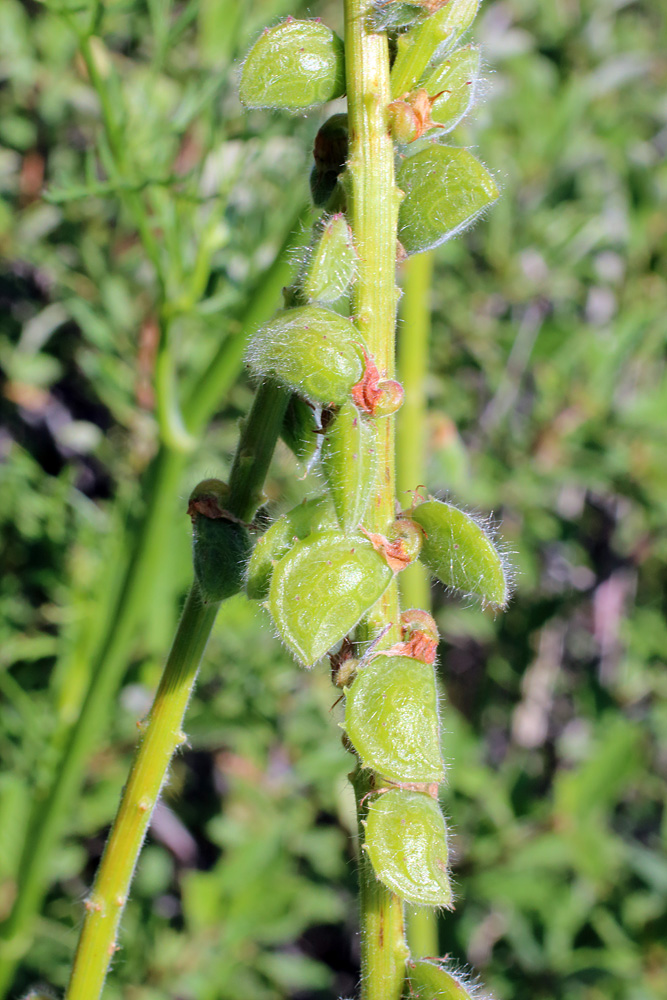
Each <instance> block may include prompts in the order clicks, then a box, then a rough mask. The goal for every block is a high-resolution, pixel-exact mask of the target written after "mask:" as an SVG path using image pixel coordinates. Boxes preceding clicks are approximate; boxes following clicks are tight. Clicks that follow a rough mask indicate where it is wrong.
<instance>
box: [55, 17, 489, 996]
mask: <svg viewBox="0 0 667 1000" xmlns="http://www.w3.org/2000/svg"><path fill="white" fill-rule="evenodd" d="M477 6H478V0H413V2H385V0H376V2H371V0H344V23H345V31H344V38H343V39H341V38H339V37H338V36H337V35H336V34H335V33H334V32H333V31H332V30H331V29H330V28H329V27H327V26H326V25H325V24H323V23H321V22H320V21H314V20H310V21H301V20H295V19H293V18H287V19H286V20H284V21H281V22H280V23H278V24H276V25H275V26H273V27H270V28H268V29H266V30H265V32H264V33H263V34H262V35H261V36H260V38H259V39H258V40H257V41H256V43H255V44H254V46H253V47H252V49H251V50H250V52H249V54H248V56H247V58H246V61H245V63H244V65H243V68H242V72H241V81H240V96H241V100H242V102H243V103H244V104H245V105H246V106H247V107H248V108H273V109H281V110H283V111H286V112H291V113H296V112H303V111H307V110H311V109H313V108H316V107H318V106H320V105H323V104H325V103H327V102H329V101H331V100H334V99H337V98H341V97H343V96H345V97H346V98H347V113H345V114H342V113H338V114H335V115H333V116H332V117H330V118H329V120H328V121H326V122H325V123H324V124H323V125H322V127H321V128H320V130H319V132H318V134H317V137H316V140H315V145H314V165H313V168H312V174H311V177H310V187H311V192H312V197H313V202H314V205H315V207H316V209H319V210H321V213H320V215H319V217H318V218H317V220H316V222H315V224H314V226H313V231H312V238H311V242H310V246H309V248H308V251H307V253H306V257H305V259H304V260H303V261H302V263H301V266H300V267H299V269H298V271H297V274H296V277H295V279H294V282H293V284H292V285H291V286H289V287H288V288H286V289H285V291H284V299H285V303H284V308H283V309H282V310H281V311H280V312H279V313H278V314H277V315H275V316H274V318H273V319H272V320H270V321H269V322H268V323H266V324H265V325H263V326H262V327H261V328H260V329H258V330H257V331H256V332H255V333H254V335H253V337H252V339H251V341H250V345H249V348H248V352H247V365H248V368H249V370H250V372H251V374H252V375H253V376H254V378H255V379H256V381H257V383H258V390H257V395H256V399H255V403H254V405H253V408H252V410H251V412H250V414H249V416H248V417H247V419H246V421H245V423H244V426H243V428H242V431H241V436H240V441H239V445H238V449H237V453H236V458H235V461H234V464H233V467H232V472H231V475H230V481H229V483H228V484H225V483H222V482H220V481H219V480H205V481H204V482H202V483H200V484H199V485H198V486H197V487H196V488H195V489H194V491H193V492H192V495H191V497H190V502H189V507H188V513H189V515H190V516H191V518H192V522H193V535H194V583H193V586H192V589H191V592H190V594H189V596H188V598H187V601H186V604H185V608H184V611H183V616H182V618H181V621H180V624H179V627H178V631H177V634H176V637H175V639H174V643H173V646H172V650H171V652H170V654H169V658H168V660H167V665H166V668H165V672H164V675H163V679H162V682H161V684H160V687H159V689H158V692H157V695H156V698H155V702H154V704H153V707H152V709H151V712H150V714H149V716H148V719H147V720H146V723H145V726H144V731H143V735H142V740H141V744H140V746H139V748H138V751H137V754H136V758H135V761H134V764H133V767H132V771H131V774H130V777H129V780H128V783H127V785H126V787H125V790H124V793H123V798H122V801H121V805H120V809H119V812H118V815H117V818H116V821H115V823H114V826H113V829H112V831H111V834H110V837H109V841H108V843H107V847H106V850H105V854H104V857H103V859H102V862H101V865H100V869H99V872H98V875H97V878H96V881H95V884H94V887H93V890H92V892H91V894H90V896H89V898H88V900H87V902H86V911H87V912H86V917H85V921H84V926H83V930H82V934H81V939H80V942H79V947H78V950H77V954H76V958H75V963H74V967H73V971H72V976H71V980H70V984H69V988H68V992H67V997H68V1000H94V998H95V997H98V996H99V995H100V993H101V991H102V988H103V984H104V978H105V975H106V972H107V969H108V965H109V962H110V961H111V958H112V956H113V953H114V949H115V947H116V936H117V933H118V929H119V924H120V919H121V914H122V911H123V906H124V904H125V900H126V899H127V895H128V891H129V887H130V882H131V877H132V873H133V870H134V866H135V863H136V859H137V856H138V853H139V851H140V849H141V844H142V842H143V838H144V836H145V833H146V830H147V827H148V824H149V822H150V816H151V812H152V809H153V807H154V806H155V803H156V801H157V799H158V797H159V794H160V789H161V786H162V783H163V781H164V778H165V774H166V772H167V769H168V766H169V761H170V759H171V756H172V754H173V752H174V751H175V749H176V748H177V747H178V746H179V744H180V743H182V742H183V740H184V736H183V734H182V731H181V727H182V721H183V715H184V712H185V708H186V706H187V702H188V698H189V695H190V692H191V690H192V686H193V684H194V682H195V679H196V674H197V670H198V666H199V661H200V658H201V655H202V653H203V650H204V647H205V644H206V641H207V638H208V635H209V633H210V630H211V627H212V625H213V622H214V619H215V616H216V612H217V609H218V607H219V604H220V602H221V601H223V600H225V599H226V598H228V597H229V596H231V595H233V594H235V593H238V592H239V591H240V590H242V589H244V588H245V590H246V592H247V595H248V597H249V598H250V599H253V600H257V601H261V602H263V603H264V606H265V608H266V609H267V611H268V613H269V615H270V616H271V619H272V621H273V624H274V626H275V629H276V631H277V633H278V635H279V637H280V640H281V641H282V642H283V643H284V645H285V646H286V647H287V649H288V650H289V651H290V653H291V654H292V655H293V657H294V658H295V660H296V661H298V663H300V664H301V665H302V666H303V667H314V666H315V665H317V664H318V663H321V661H325V662H327V657H328V658H329V661H330V664H331V669H332V676H333V680H334V683H335V685H337V687H338V688H339V689H342V691H343V695H344V700H345V708H344V741H345V745H346V746H347V748H348V749H349V751H350V753H351V754H352V755H353V756H354V758H355V764H354V769H353V773H352V775H351V780H352V783H353V786H354V791H355V795H356V800H357V809H358V818H359V886H360V926H361V961H362V972H361V985H360V996H361V998H362V1000H400V998H401V997H406V998H407V997H419V998H422V1000H436V998H446V1000H465V998H466V997H469V996H470V992H469V988H468V987H467V986H466V985H465V983H464V982H463V980H462V979H461V978H460V977H459V976H458V975H457V974H456V973H455V972H453V971H452V970H451V969H450V968H448V967H447V965H446V964H445V963H444V962H440V961H437V960H435V959H432V960H424V959H423V958H419V959H412V958H411V956H410V953H409V950H408V946H407V943H406V936H405V927H404V925H405V920H404V910H405V904H406V903H410V904H413V905H416V906H423V907H437V908H449V907H451V906H452V888H451V884H450V877H449V870H448V860H447V827H446V823H445V819H444V817H443V814H442V812H441V808H440V805H439V803H438V789H439V786H440V785H441V783H442V782H443V780H444V777H445V766H444V761H443V755H442V749H441V733H440V721H439V715H438V697H437V688H436V676H435V667H434V661H435V656H436V648H437V645H438V632H437V627H436V625H435V622H434V620H433V619H432V617H431V616H430V614H429V613H428V612H427V611H426V610H424V609H419V608H409V607H408V608H402V607H401V606H400V601H399V589H398V583H397V578H398V576H399V574H400V573H401V572H402V571H403V570H404V569H405V568H406V567H408V566H410V565H411V564H412V563H414V562H415V561H416V560H420V561H421V562H422V563H423V564H424V565H425V566H426V567H427V569H428V570H429V572H430V573H431V574H432V575H433V576H434V577H436V578H437V579H438V580H440V581H441V582H442V584H444V586H445V587H447V588H449V589H451V590H453V591H458V592H461V593H463V594H466V595H474V596H476V597H477V598H479V599H480V600H481V601H482V602H483V603H484V604H485V605H490V606H492V607H494V608H498V609H501V608H503V607H504V606H505V605H506V603H507V600H508V596H509V583H508V572H507V567H506V565H505V559H504V557H503V555H502V554H501V552H500V551H499V550H498V548H497V547H496V545H495V543H494V537H493V532H492V531H491V530H490V529H489V528H488V526H487V525H486V524H485V523H484V522H482V521H479V520H477V519H476V518H474V517H472V516H471V515H470V514H468V513H466V512H464V511H463V510H461V509H459V508H457V507H456V506H454V505H453V504H451V503H449V502H444V501H441V500H439V499H435V498H432V497H428V496H422V495H421V494H420V493H419V492H418V487H420V484H418V483H414V484H413V488H414V490H415V499H414V502H413V503H412V505H411V506H410V507H409V508H408V509H405V510H400V509H399V508H398V507H397V495H396V485H395V448H394V430H395V428H394V423H395V415H396V413H397V411H398V410H399V408H400V406H401V402H402V397H403V389H402V386H401V384H400V383H399V382H398V381H397V380H396V371H395V368H396V365H395V329H396V309H397V303H398V298H399V293H398V290H397V287H396V268H397V262H398V261H400V260H402V259H404V258H406V257H408V256H410V255H413V254H419V253H422V252H425V251H429V250H431V249H433V248H435V247H437V246H438V245H439V244H441V243H442V242H444V241H445V240H447V239H449V238H450V237H452V236H453V235H455V234H456V233H458V232H459V231H461V230H462V229H463V228H465V227H466V226H468V225H470V224H471V223H472V221H473V220H474V219H475V218H476V217H477V216H479V215H480V214H481V213H482V212H483V211H484V210H485V209H487V208H488V207H489V206H490V205H491V204H492V203H493V201H494V200H495V199H496V197H497V196H498V191H497V188H496V184H495V182H494V180H493V178H492V176H491V174H490V173H489V172H488V171H487V169H486V168H485V167H484V166H483V165H482V164H481V163H480V162H479V161H478V160H477V159H476V158H475V156H473V155H472V153H470V152H469V151H468V150H466V149H462V148H458V147H455V146H452V145H449V144H448V143H447V136H448V134H449V133H450V132H451V130H452V129H453V128H454V126H455V125H456V124H457V123H458V122H459V121H460V119H461V118H462V117H463V116H464V115H465V114H466V113H467V112H468V110H469V109H470V107H471V105H472V103H473V101H474V94H475V84H476V80H477V76H478V73H479V65H480V57H479V50H478V49H477V48H476V47H474V46H472V45H461V39H462V36H463V35H464V34H465V33H466V32H467V30H468V29H469V27H470V25H471V23H472V21H473V18H474V16H475V13H476V10H477ZM406 342H407V343H408V345H409V331H408V339H407V341H406ZM279 435H281V436H282V437H283V439H284V441H285V442H286V443H287V445H288V446H289V447H290V448H291V449H292V451H293V452H294V454H295V456H296V457H297V459H298V460H299V462H301V463H302V464H303V466H304V468H305V469H306V470H310V469H311V468H313V467H315V466H316V467H317V468H318V469H319V472H320V473H321V478H320V479H318V480H317V481H318V483H321V481H322V479H323V480H324V483H325V487H324V488H323V489H322V488H320V490H319V491H315V493H316V495H313V496H312V497H309V498H308V499H307V500H306V501H304V502H303V503H301V504H299V505H298V506H297V507H296V508H295V509H293V510H291V511H289V512H288V513H286V514H284V515H283V516H282V517H280V518H278V519H277V520H276V521H275V522H274V523H273V524H272V525H271V526H270V527H269V528H268V530H266V531H265V532H264V534H262V535H261V536H260V537H257V535H258V532H257V529H256V525H255V524H254V518H255V514H256V512H257V509H258V508H259V506H260V505H261V503H262V499H263V494H262V486H263V482H264V478H265V475H266V472H267V469H268V465H269V463H270V460H271V456H272V453H273V450H274V447H275V444H276V440H277V438H278V436H279ZM331 738H334V736H333V733H332V736H331Z"/></svg>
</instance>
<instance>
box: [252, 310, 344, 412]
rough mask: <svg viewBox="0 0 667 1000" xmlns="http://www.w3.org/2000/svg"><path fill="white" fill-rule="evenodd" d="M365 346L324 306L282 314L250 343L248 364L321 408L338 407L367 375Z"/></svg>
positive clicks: (256, 373)
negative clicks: (364, 371) (362, 377)
mask: <svg viewBox="0 0 667 1000" xmlns="http://www.w3.org/2000/svg"><path fill="white" fill-rule="evenodd" d="M363 358H364V345H363V339H362V337H361V334H360V333H359V331H358V330H357V328H356V327H355V326H354V324H353V323H352V321H351V320H349V319H345V317H343V316H340V315H339V314H338V313H335V312H333V311H332V310H331V309H324V308H323V307H322V306H301V307H299V308H298V309H284V310H282V311H281V312H279V313H276V315H275V316H274V317H273V319H271V320H270V321H269V322H268V323H265V324H264V326H262V327H260V328H259V330H258V331H257V332H256V333H255V334H254V336H253V337H252V338H251V340H250V343H249V345H248V350H247V353H246V363H247V365H248V367H249V369H250V371H251V372H252V373H253V374H254V375H259V376H263V377H266V376H268V377H269V378H273V379H275V380H276V382H279V383H280V384H281V385H283V386H285V388H286V389H290V390H291V391H292V392H295V393H297V394H298V395H299V396H303V398H304V399H309V400H310V401H311V402H312V403H317V404H319V405H321V406H327V405H331V404H333V405H335V406H340V405H341V403H344V402H345V401H346V399H347V398H348V396H349V394H350V390H351V389H352V386H353V385H354V384H355V383H356V382H358V381H359V379H360V378H361V376H362V373H363V370H364V360H363Z"/></svg>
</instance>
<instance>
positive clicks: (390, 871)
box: [364, 788, 452, 907]
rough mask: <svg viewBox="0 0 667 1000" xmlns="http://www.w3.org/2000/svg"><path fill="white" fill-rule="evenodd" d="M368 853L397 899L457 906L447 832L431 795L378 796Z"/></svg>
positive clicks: (371, 815)
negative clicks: (454, 903) (452, 903)
mask: <svg viewBox="0 0 667 1000" xmlns="http://www.w3.org/2000/svg"><path fill="white" fill-rule="evenodd" d="M364 849H365V850H366V851H367V852H368V856H369V858H370V859H371V864H372V865H373V870H374V871H375V874H376V876H377V877H378V878H379V879H380V881H381V882H383V883H384V885H386V886H387V888H389V889H391V891H392V892H395V893H396V895H397V896H400V897H401V898H402V899H405V900H406V901H407V902H408V903H418V904H422V905H424V906H447V907H449V906H451V902H452V889H451V885H450V882H449V875H448V873H447V829H446V827H445V821H444V819H443V816H442V813H441V812H440V807H439V806H438V803H437V802H435V801H434V799H432V798H431V797H430V796H428V795H424V794H423V793H422V792H411V791H407V790H406V789H403V788H392V789H391V791H389V792H385V793H384V794H382V795H378V796H377V798H375V799H374V800H373V802H372V803H371V805H370V808H369V810H368V818H367V821H366V836H365V838H364Z"/></svg>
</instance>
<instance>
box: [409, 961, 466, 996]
mask: <svg viewBox="0 0 667 1000" xmlns="http://www.w3.org/2000/svg"><path fill="white" fill-rule="evenodd" d="M408 979H409V980H410V986H411V988H412V992H411V996H412V997H414V1000H473V996H472V994H471V993H469V992H468V990H467V989H466V987H465V984H464V983H463V982H462V981H461V979H459V978H458V976H455V975H453V974H452V973H451V972H448V970H447V969H446V968H444V966H443V965H441V964H439V963H437V962H428V961H426V960H424V959H421V960H420V961H418V962H414V964H412V963H411V964H410V965H408Z"/></svg>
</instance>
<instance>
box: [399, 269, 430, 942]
mask: <svg viewBox="0 0 667 1000" xmlns="http://www.w3.org/2000/svg"><path fill="white" fill-rule="evenodd" d="M432 279H433V254H432V253H430V252H429V253H421V254H417V255H416V256H415V257H409V258H408V260H406V262H405V264H404V265H403V298H402V299H401V304H400V322H399V324H398V377H399V380H400V382H401V384H402V386H403V391H404V393H405V395H404V397H403V406H402V407H401V409H400V410H399V412H398V417H397V420H396V481H397V484H398V494H399V500H400V501H401V503H403V504H404V506H409V504H408V503H407V502H406V501H407V499H408V497H409V493H410V491H411V490H414V489H416V488H417V487H418V486H420V485H422V484H423V483H424V482H425V481H426V447H427V439H426V403H427V399H426V378H427V375H428V358H429V351H428V342H429V336H430V332H431V303H430V293H431V282H432ZM399 586H400V592H401V604H402V606H403V607H404V608H423V609H424V610H425V611H429V610H430V606H431V604H430V602H431V595H430V586H429V579H428V573H427V571H426V568H425V567H424V566H423V565H422V563H420V562H414V563H412V564H411V565H410V566H408V567H407V568H406V569H405V570H403V572H402V573H401V575H400V577H399ZM407 926H408V944H409V945H410V953H411V955H412V957H413V958H425V957H433V956H435V955H438V954H439V944H438V914H437V912H436V911H435V910H432V909H431V908H430V907H426V906H408V907H407Z"/></svg>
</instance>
